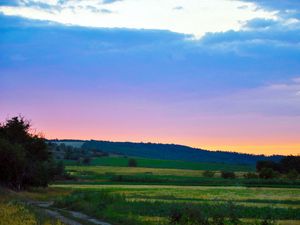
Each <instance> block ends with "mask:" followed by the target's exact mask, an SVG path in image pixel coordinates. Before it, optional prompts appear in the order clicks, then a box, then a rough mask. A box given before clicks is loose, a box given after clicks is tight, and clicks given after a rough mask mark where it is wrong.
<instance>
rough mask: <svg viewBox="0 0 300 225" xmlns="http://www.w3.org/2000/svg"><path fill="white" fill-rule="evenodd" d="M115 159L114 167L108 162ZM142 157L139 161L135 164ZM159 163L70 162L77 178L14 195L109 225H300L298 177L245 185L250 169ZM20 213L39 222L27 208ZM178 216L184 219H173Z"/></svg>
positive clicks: (71, 172) (97, 160)
mask: <svg viewBox="0 0 300 225" xmlns="http://www.w3.org/2000/svg"><path fill="white" fill-rule="evenodd" d="M114 160H116V161H117V162H118V163H117V165H118V166H116V165H115V166H112V165H113V163H114ZM143 160H144V159H138V165H140V164H141V162H143ZM154 161H155V160H154ZM160 161H163V160H157V161H156V163H154V162H153V160H145V161H144V162H145V164H144V166H146V163H151V164H152V167H128V166H127V163H128V158H123V157H105V158H98V159H94V160H93V161H92V165H89V166H83V165H74V164H73V165H72V164H71V163H69V165H68V166H67V167H66V170H67V171H68V173H69V174H70V175H72V176H73V177H74V178H76V179H73V180H69V181H66V180H65V181H60V182H56V183H54V184H52V185H51V186H50V188H46V189H41V188H39V189H32V190H30V191H26V192H21V193H18V194H17V195H16V196H17V199H34V200H39V201H54V202H55V207H57V208H63V209H66V210H75V211H80V212H84V213H86V214H88V215H90V216H93V217H95V218H99V219H101V220H104V221H107V222H110V223H112V224H113V225H171V224H173V225H175V224H177V225H208V224H209V225H234V224H236V225H237V224H252V225H254V224H256V225H271V224H278V225H280V224H282V225H296V224H300V188H297V187H298V186H297V185H295V184H297V182H299V181H288V180H284V181H280V180H279V179H277V180H261V179H256V180H255V182H260V183H259V184H260V185H261V186H264V187H247V183H246V182H254V181H252V180H249V179H245V178H244V176H243V175H244V174H245V173H246V172H247V171H252V170H251V169H249V168H248V169H249V170H246V169H245V168H244V169H241V170H239V169H238V166H235V165H232V166H231V167H228V165H223V164H222V165H220V164H210V163H207V164H203V165H200V164H199V165H198V164H197V166H198V167H197V168H199V169H196V167H194V165H189V166H188V164H186V165H185V166H183V167H189V168H188V169H187V168H185V169H182V168H178V167H175V164H173V166H174V167H175V168H169V167H172V166H170V165H171V164H172V163H174V162H173V161H172V162H161V163H162V164H164V165H165V166H166V165H167V164H168V163H170V164H168V166H166V167H168V168H162V167H163V166H160V165H159V163H157V162H160ZM105 163H107V164H108V165H109V166H108V165H105V166H104V165H103V164H105ZM100 165H101V166H100ZM212 168H214V171H215V176H214V177H212V178H207V177H203V172H204V170H212ZM225 168H227V169H228V170H229V168H231V169H232V171H235V174H236V178H235V179H223V178H221V177H220V170H221V169H225ZM233 168H234V169H233ZM203 169H204V170H203ZM274 182H275V183H274ZM276 182H277V183H276ZM284 182H286V183H284ZM293 182H294V183H293ZM256 184H257V183H256ZM280 185H282V186H283V187H284V188H280ZM250 186H251V185H250ZM258 186H259V185H258ZM267 186H270V187H267ZM291 187H293V188H291ZM1 198H2V199H3V200H2V202H4V203H5V204H8V203H9V202H10V200H11V196H9V195H2V196H1ZM5 198H6V200H5ZM0 203H1V202H0ZM9 204H10V203H9ZM5 207H8V205H6V206H5ZM21 207H24V206H21ZM5 210H9V209H5ZM25 211H26V212H27V213H29V214H30V215H32V216H33V218H36V220H37V221H38V220H40V219H39V218H38V217H37V215H36V213H35V212H34V211H32V209H25ZM20 212H21V211H20ZM178 215H181V217H180V218H184V219H185V221H184V222H182V221H181V222H178V223H176V222H174V221H173V220H174V218H175V219H176V218H178ZM172 221H173V222H172ZM199 221H201V222H199ZM43 223H44V222H39V223H38V224H43ZM52 223H53V222H52ZM16 224H18V223H16ZM33 224H34V223H33ZM0 225H2V224H1V222H0ZM43 225H44V224H43Z"/></svg>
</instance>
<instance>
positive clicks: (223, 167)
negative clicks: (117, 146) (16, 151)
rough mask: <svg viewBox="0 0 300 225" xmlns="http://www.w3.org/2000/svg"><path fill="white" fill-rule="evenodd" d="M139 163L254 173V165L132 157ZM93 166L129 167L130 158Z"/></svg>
mask: <svg viewBox="0 0 300 225" xmlns="http://www.w3.org/2000/svg"><path fill="white" fill-rule="evenodd" d="M132 158H133V159H135V160H136V161H137V164H138V167H146V168H169V169H186V170H219V171H220V170H226V171H244V172H245V171H246V172H247V171H254V170H255V166H253V165H239V164H225V163H195V162H186V161H177V160H159V159H146V158H136V157H132ZM65 163H66V165H76V162H75V161H66V162H65ZM91 165H92V166H114V167H127V166H128V157H123V156H109V157H99V158H94V159H92V161H91Z"/></svg>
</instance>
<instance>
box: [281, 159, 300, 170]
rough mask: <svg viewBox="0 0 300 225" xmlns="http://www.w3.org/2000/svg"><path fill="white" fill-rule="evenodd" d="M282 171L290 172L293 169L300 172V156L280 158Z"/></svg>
mask: <svg viewBox="0 0 300 225" xmlns="http://www.w3.org/2000/svg"><path fill="white" fill-rule="evenodd" d="M280 165H281V168H282V171H283V172H285V173H288V172H289V171H291V170H296V171H297V172H298V173H300V156H292V155H290V156H286V157H283V158H282V159H281V160H280Z"/></svg>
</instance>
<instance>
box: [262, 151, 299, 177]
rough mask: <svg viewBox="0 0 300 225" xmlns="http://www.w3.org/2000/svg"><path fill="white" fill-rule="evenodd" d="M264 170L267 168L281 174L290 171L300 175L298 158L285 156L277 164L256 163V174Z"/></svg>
mask: <svg viewBox="0 0 300 225" xmlns="http://www.w3.org/2000/svg"><path fill="white" fill-rule="evenodd" d="M265 168H269V169H272V170H273V171H276V172H279V173H283V174H287V173H289V172H290V171H296V172H297V173H300V156H292V155H290V156H285V157H283V158H282V159H281V160H280V161H279V162H274V161H258V162H257V163H256V170H257V171H258V172H260V171H261V170H263V169H265Z"/></svg>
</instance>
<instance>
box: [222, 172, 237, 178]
mask: <svg viewBox="0 0 300 225" xmlns="http://www.w3.org/2000/svg"><path fill="white" fill-rule="evenodd" d="M221 177H222V178H224V179H234V178H235V173H234V172H229V171H222V172H221Z"/></svg>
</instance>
